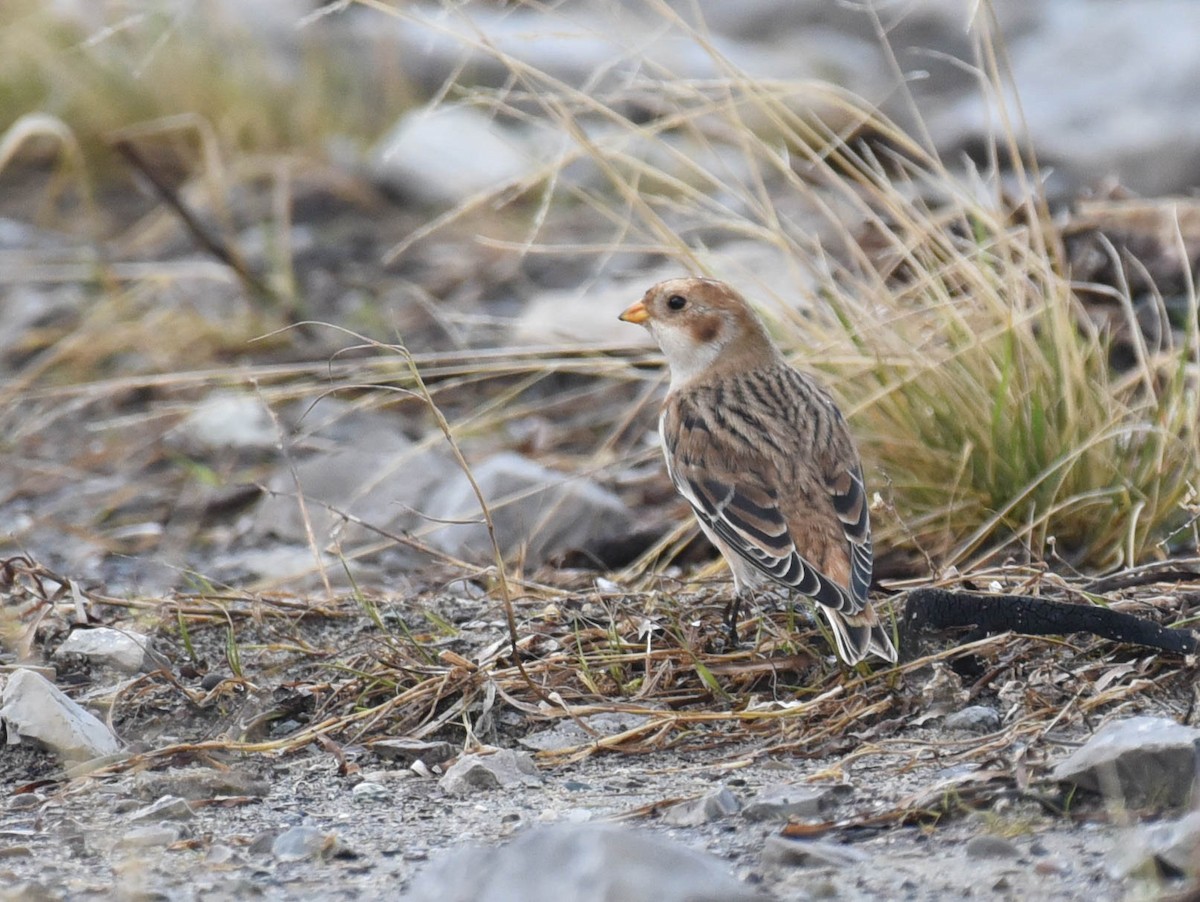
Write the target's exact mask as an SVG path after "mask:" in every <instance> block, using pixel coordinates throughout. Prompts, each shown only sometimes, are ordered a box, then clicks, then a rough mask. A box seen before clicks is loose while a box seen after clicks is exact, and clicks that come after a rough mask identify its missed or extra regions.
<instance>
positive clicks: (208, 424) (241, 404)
mask: <svg viewBox="0 0 1200 902" xmlns="http://www.w3.org/2000/svg"><path fill="white" fill-rule="evenodd" d="M167 440H168V441H169V442H171V443H172V444H174V445H175V446H176V447H182V448H183V449H185V450H188V451H192V452H203V451H212V450H215V449H220V448H244V449H252V450H253V449H258V450H266V449H271V448H274V447H275V445H276V442H278V440H279V438H278V435H277V434H276V429H275V427H274V425H273V424H272V422H271V415H270V412H269V411H268V410H267V408H266V406H265V405H264V404H263V399H262V398H261V397H259V396H258V395H254V394H249V393H242V392H230V391H216V392H213V393H212V394H210V395H209V396H208V397H207V398H205V399H204V400H203V401H201V402H200V404H199V405H198V406H197V407H195V408H194V409H193V410H192V412H191V413H189V414H188V415H187V417H185V418H184V420H183V421H182V422H181V423H180V424H179V425H178V426H176V427H175V428H174V429H173V430H171V432H169V433H168V434H167Z"/></svg>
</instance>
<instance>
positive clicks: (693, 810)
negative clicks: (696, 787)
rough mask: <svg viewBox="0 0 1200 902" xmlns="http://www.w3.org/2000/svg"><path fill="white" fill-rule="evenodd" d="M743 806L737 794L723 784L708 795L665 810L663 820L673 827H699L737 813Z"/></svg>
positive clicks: (679, 803)
mask: <svg viewBox="0 0 1200 902" xmlns="http://www.w3.org/2000/svg"><path fill="white" fill-rule="evenodd" d="M741 807H742V805H741V802H739V801H738V798H737V796H735V795H734V794H733V793H732V792H730V791H729V788H728V787H726V786H722V787H721V788H720V789H717V790H715V791H713V792H710V793H708V794H707V795H702V796H700V797H699V798H695V799H688V800H686V801H684V802H678V803H676V804H674V805H672V806H670V807H669V808H667V809H665V810H664V811H663V813H662V820H663V823H664V824H670V825H671V826H673V827H698V826H700V825H701V824H707V823H711V822H712V821H715V820H720V819H721V818H723V817H728V816H729V815H731V814H737V812H738V810H739V809H740V808H741Z"/></svg>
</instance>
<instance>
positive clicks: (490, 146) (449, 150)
mask: <svg viewBox="0 0 1200 902" xmlns="http://www.w3.org/2000/svg"><path fill="white" fill-rule="evenodd" d="M535 167H536V154H535V152H534V144H533V142H532V141H531V140H530V139H529V137H528V136H527V135H526V133H525V132H524V131H523V130H521V129H518V128H516V127H515V126H506V125H503V124H501V123H499V122H497V121H496V120H494V119H492V118H491V117H489V116H488V115H487V114H485V113H483V112H481V111H480V110H478V109H475V108H473V107H469V106H462V105H443V106H437V107H432V108H430V107H424V108H421V109H417V110H412V111H410V112H408V113H406V114H405V115H404V116H403V117H402V118H401V119H400V121H399V122H398V123H397V124H396V126H395V128H393V129H392V131H391V132H389V133H388V134H387V135H386V136H384V138H383V139H382V140H381V141H380V142H379V144H378V146H377V147H376V148H375V150H374V152H373V153H372V155H371V169H372V172H373V174H374V177H375V178H376V179H377V180H378V181H381V182H383V183H385V184H387V185H390V186H391V187H392V188H394V189H395V190H396V191H398V192H400V193H402V194H404V195H405V196H409V197H413V198H416V199H417V200H419V201H421V202H423V203H429V204H447V205H453V204H457V203H459V202H460V201H464V200H466V199H467V198H469V197H471V196H473V195H475V194H478V193H479V192H482V191H487V190H489V189H492V188H497V187H500V186H502V185H504V184H507V183H509V182H511V181H514V180H517V179H520V178H522V177H524V176H526V175H528V174H530V173H531V172H533V171H534V169H535Z"/></svg>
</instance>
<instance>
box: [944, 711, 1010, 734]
mask: <svg viewBox="0 0 1200 902" xmlns="http://www.w3.org/2000/svg"><path fill="white" fill-rule="evenodd" d="M1001 724H1002V721H1001V718H1000V712H999V711H997V710H996V709H995V708H991V707H989V706H987V705H971V706H970V707H969V708H963V709H962V710H961V711H955V712H954V713H953V714H947V715H946V718H945V720H943V721H942V726H943V727H945V728H946V729H947V730H962V731H963V732H965V733H994V732H995V731H996V730H998V729H1000V727H1001Z"/></svg>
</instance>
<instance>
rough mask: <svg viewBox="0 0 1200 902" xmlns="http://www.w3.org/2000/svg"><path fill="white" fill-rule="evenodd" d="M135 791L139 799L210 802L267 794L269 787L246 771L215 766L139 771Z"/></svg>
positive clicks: (135, 781) (136, 776) (266, 782)
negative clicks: (199, 800)
mask: <svg viewBox="0 0 1200 902" xmlns="http://www.w3.org/2000/svg"><path fill="white" fill-rule="evenodd" d="M133 780H134V782H133V788H134V792H135V793H136V794H137V796H138V797H139V798H142V799H157V798H160V797H162V796H179V797H181V798H184V799H192V800H195V799H210V798H213V797H215V796H258V797H265V796H267V795H270V792H271V784H270V782H269V781H267V780H263V779H261V778H259V777H256V776H254V775H253V774H251V773H249V772H247V771H241V770H235V769H225V770H219V769H217V768H215V767H187V768H169V769H167V770H163V771H142V772H141V773H139V774H137V775H135V776H134V778H133Z"/></svg>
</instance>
